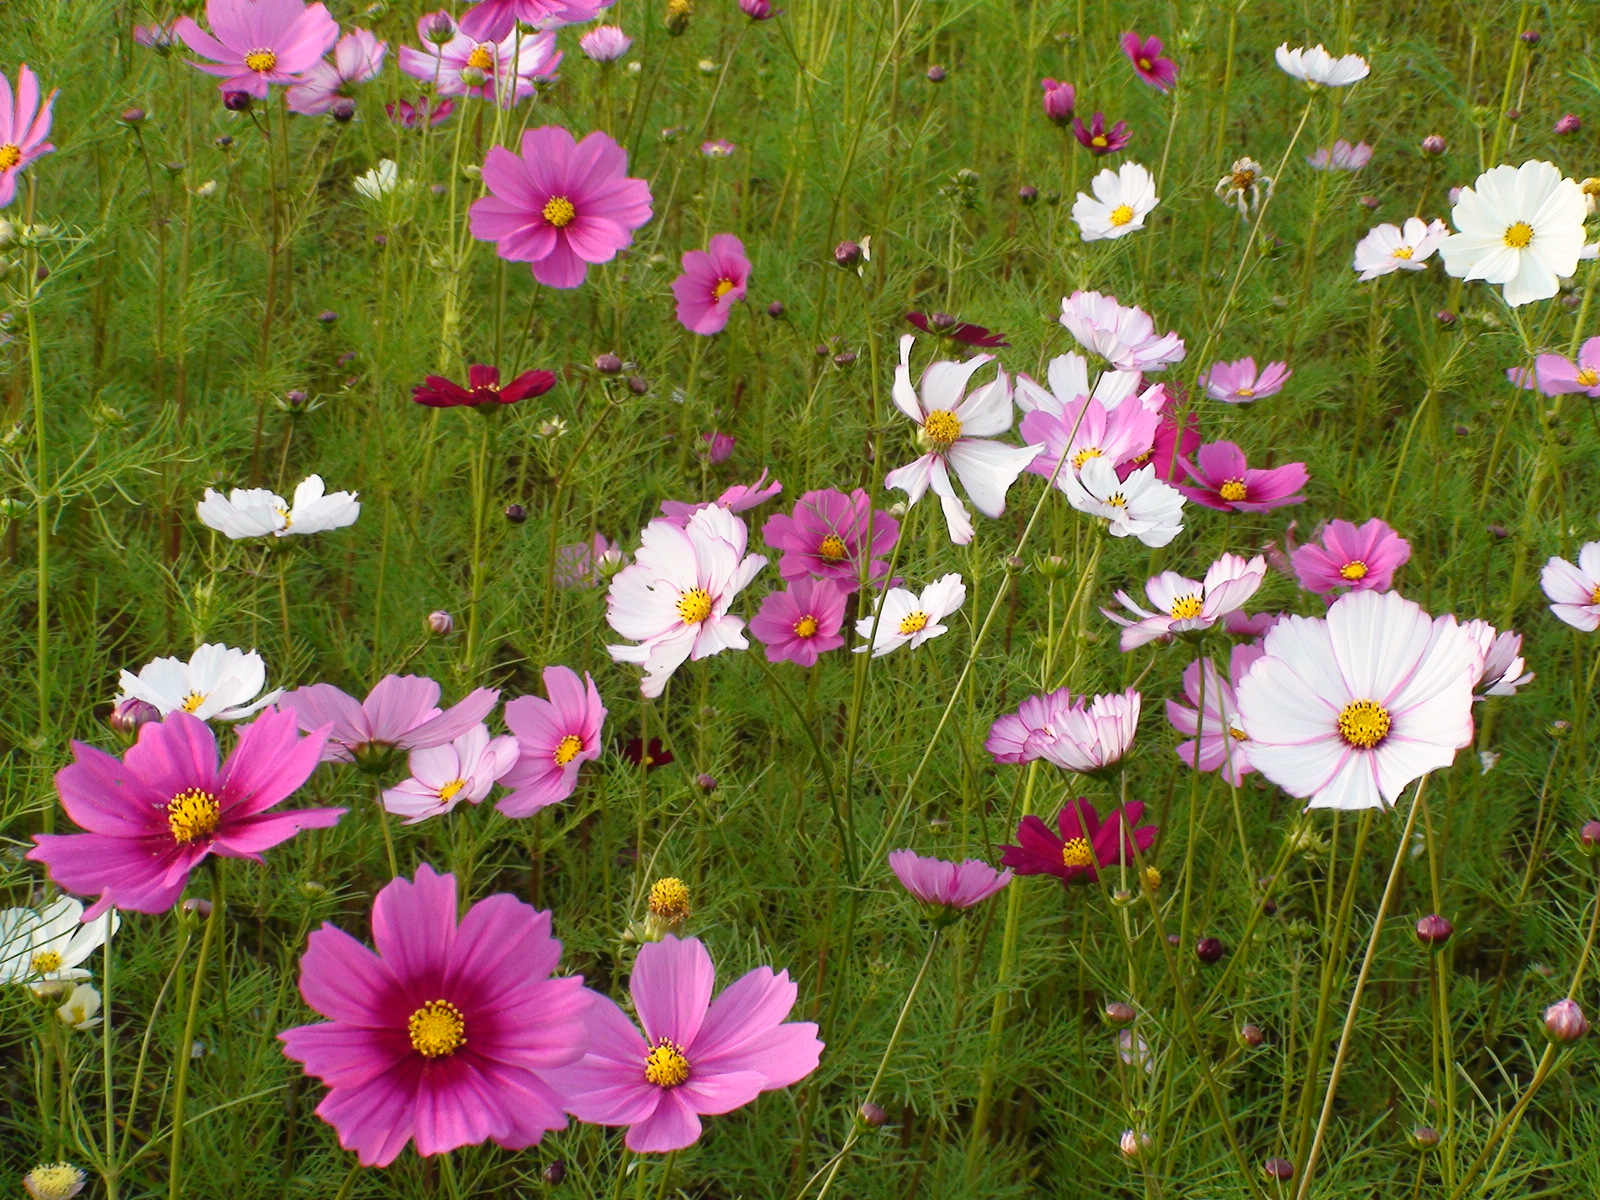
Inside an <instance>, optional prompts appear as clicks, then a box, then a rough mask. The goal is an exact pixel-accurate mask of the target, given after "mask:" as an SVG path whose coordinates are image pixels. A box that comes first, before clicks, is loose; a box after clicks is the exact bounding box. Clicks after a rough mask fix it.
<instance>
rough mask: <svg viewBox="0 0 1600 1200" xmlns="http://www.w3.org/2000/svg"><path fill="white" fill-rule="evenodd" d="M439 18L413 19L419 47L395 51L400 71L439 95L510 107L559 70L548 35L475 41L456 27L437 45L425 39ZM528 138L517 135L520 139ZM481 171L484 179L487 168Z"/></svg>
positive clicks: (553, 38) (437, 15) (436, 15)
mask: <svg viewBox="0 0 1600 1200" xmlns="http://www.w3.org/2000/svg"><path fill="white" fill-rule="evenodd" d="M440 18H443V19H444V20H445V21H446V22H448V21H449V14H448V13H443V12H439V13H427V14H425V15H424V16H421V17H419V18H418V19H417V31H418V33H420V34H421V36H422V47H421V49H418V48H417V47H414V46H402V47H400V69H401V70H402V71H403V72H405V73H406V74H407V75H410V76H411V77H412V78H413V79H421V80H423V81H424V82H426V83H429V84H431V85H432V86H433V90H434V91H435V92H437V93H438V94H439V95H441V96H475V97H476V98H478V99H479V100H493V101H495V102H496V103H497V104H499V105H500V107H501V108H511V107H513V106H515V105H516V103H517V102H518V101H519V100H526V99H527V98H528V97H529V96H531V95H533V94H534V92H535V91H536V90H537V88H536V86H535V85H536V83H538V82H542V81H545V80H549V79H553V78H554V77H555V73H556V68H557V67H558V66H560V65H561V57H562V55H561V51H559V50H557V49H556V35H555V34H553V33H527V34H520V35H519V34H516V33H512V34H509V35H507V36H506V37H505V38H504V39H503V40H501V41H478V40H477V39H475V38H472V37H469V36H468V35H467V34H466V32H465V31H464V30H462V29H461V28H459V27H457V28H456V30H455V33H454V34H453V35H452V36H451V38H450V40H449V41H447V42H445V43H444V44H443V45H440V44H439V43H438V42H435V41H433V40H432V39H431V38H429V36H428V34H429V31H430V29H431V28H432V26H433V25H434V24H435V22H438V21H439V20H440ZM447 27H448V26H447ZM530 136H532V135H531V134H526V133H525V134H524V135H523V137H524V139H526V138H528V137H530ZM496 151H499V153H502V154H506V153H508V151H505V150H502V149H500V148H499V147H495V149H494V150H491V151H490V152H489V153H490V156H491V158H492V157H493V155H494V154H495V152H496ZM524 153H526V150H524ZM484 172H485V173H484V178H485V180H487V179H488V164H487V163H485V165H484ZM491 190H492V188H491ZM479 203H482V201H479Z"/></svg>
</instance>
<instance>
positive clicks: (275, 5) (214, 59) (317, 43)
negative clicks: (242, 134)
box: [172, 0, 339, 100]
mask: <svg viewBox="0 0 1600 1200" xmlns="http://www.w3.org/2000/svg"><path fill="white" fill-rule="evenodd" d="M206 20H207V22H209V23H210V25H211V30H212V32H211V33H207V32H206V31H205V30H204V29H202V28H200V26H199V25H197V24H196V23H195V21H194V19H193V18H192V17H179V18H178V19H177V21H176V22H175V23H174V24H173V27H172V28H173V32H174V33H176V34H177V35H178V36H179V37H180V38H182V39H183V42H184V44H185V45H186V46H188V47H189V49H190V50H192V51H194V53H195V54H198V55H199V56H200V57H201V58H204V59H208V60H209V61H208V62H197V63H193V64H191V65H193V66H195V67H198V68H199V69H200V70H202V71H204V72H205V73H206V74H207V75H215V76H217V77H218V78H220V79H221V80H222V82H221V83H220V84H218V85H217V86H218V88H219V89H221V90H222V91H224V92H245V93H247V94H249V95H251V96H254V97H255V98H256V99H257V100H265V99H266V98H267V92H268V90H269V86H270V85H271V84H274V83H281V84H292V83H295V82H297V80H296V78H295V77H296V76H298V75H299V74H300V73H301V72H302V71H309V70H310V69H311V68H312V67H314V66H315V65H316V64H317V62H318V60H320V59H321V58H322V56H323V55H324V54H326V53H327V52H328V51H329V50H331V49H333V44H334V43H335V42H336V41H338V40H339V23H338V22H337V21H335V20H334V19H333V18H332V17H331V16H329V15H328V10H327V8H326V7H324V6H323V5H322V4H311V5H308V4H306V2H305V0H206Z"/></svg>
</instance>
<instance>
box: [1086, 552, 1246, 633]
mask: <svg viewBox="0 0 1600 1200" xmlns="http://www.w3.org/2000/svg"><path fill="white" fill-rule="evenodd" d="M1266 577H1267V560H1266V559H1265V558H1263V557H1262V556H1261V555H1259V554H1258V555H1256V556H1255V557H1254V558H1252V559H1250V560H1249V561H1248V562H1246V561H1245V560H1244V559H1243V558H1241V557H1239V556H1238V555H1237V554H1224V555H1223V556H1222V557H1221V558H1219V559H1217V561H1216V562H1214V563H1212V564H1211V569H1210V570H1208V571H1207V572H1206V577H1205V579H1204V581H1196V580H1193V579H1185V578H1184V577H1183V576H1182V575H1179V574H1178V573H1177V572H1176V571H1163V572H1161V574H1159V575H1157V576H1154V577H1153V578H1152V579H1151V580H1150V581H1149V582H1148V583H1146V584H1145V588H1144V594H1145V595H1146V596H1148V597H1149V599H1150V603H1151V604H1153V605H1155V607H1156V610H1157V611H1155V612H1153V613H1152V612H1146V611H1145V610H1144V609H1143V608H1141V607H1140V606H1139V605H1137V604H1135V603H1134V602H1133V600H1132V599H1130V598H1129V596H1128V593H1127V592H1123V591H1119V592H1117V593H1115V594H1116V598H1117V600H1118V601H1119V602H1120V603H1121V604H1122V606H1123V607H1124V608H1126V609H1127V610H1128V611H1129V612H1131V613H1133V615H1134V617H1135V618H1136V619H1135V620H1132V621H1130V620H1128V618H1127V617H1124V616H1122V615H1120V614H1119V613H1114V612H1112V611H1111V610H1110V609H1107V608H1102V609H1101V610H1100V611H1101V612H1102V613H1104V614H1105V616H1106V619H1107V620H1110V621H1112V622H1114V623H1116V624H1118V625H1121V626H1122V649H1123V651H1124V652H1126V651H1129V650H1134V649H1137V648H1138V647H1140V646H1144V645H1148V644H1149V643H1151V642H1169V641H1171V640H1172V637H1173V635H1174V634H1179V633H1192V632H1196V631H1198V630H1201V629H1210V628H1211V626H1213V625H1215V624H1216V623H1217V622H1218V621H1220V620H1222V618H1223V617H1225V616H1227V615H1228V614H1229V613H1231V612H1237V611H1238V610H1239V609H1241V608H1243V607H1244V604H1245V601H1247V600H1249V599H1250V597H1251V596H1254V595H1255V594H1256V591H1257V590H1258V589H1259V588H1260V587H1261V581H1262V580H1263V579H1265V578H1266Z"/></svg>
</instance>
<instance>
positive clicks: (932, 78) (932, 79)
mask: <svg viewBox="0 0 1600 1200" xmlns="http://www.w3.org/2000/svg"><path fill="white" fill-rule="evenodd" d="M928 82H929V83H943V82H944V68H943V67H941V66H940V65H939V64H938V63H934V64H933V66H931V67H929V68H928Z"/></svg>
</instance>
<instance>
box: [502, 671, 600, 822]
mask: <svg viewBox="0 0 1600 1200" xmlns="http://www.w3.org/2000/svg"><path fill="white" fill-rule="evenodd" d="M544 690H545V695H547V696H549V697H550V698H549V699H548V700H541V699H540V698H539V697H538V696H518V697H517V698H516V699H515V700H511V701H509V702H507V704H506V728H507V729H509V730H511V732H512V733H513V734H514V735H515V736H516V739H517V746H518V748H519V749H520V751H521V753H520V756H519V757H518V759H517V765H516V766H514V767H513V768H512V769H511V771H510V772H509V773H508V774H507V775H506V776H505V777H504V778H502V779H501V783H502V784H504V785H505V787H506V788H507V789H508V792H509V794H508V795H506V796H505V797H503V798H502V799H501V801H500V804H499V808H500V811H501V812H503V813H504V814H505V815H506V816H508V817H527V816H532V815H533V814H534V813H536V812H538V811H539V810H540V809H541V808H548V807H549V806H550V805H552V804H559V803H560V802H561V801H563V800H565V799H566V798H567V797H568V796H570V795H572V793H573V791H574V790H576V788H577V786H578V768H580V767H581V766H583V764H584V763H586V762H593V761H594V760H595V759H597V758H599V757H600V751H601V745H600V734H601V731H602V730H603V729H604V728H605V723H606V709H605V705H603V704H601V703H600V691H599V689H598V688H596V687H595V686H594V680H593V679H591V678H590V677H589V674H588V672H585V673H584V676H583V678H582V679H579V678H578V673H577V672H576V671H574V670H572V669H571V668H570V667H560V666H555V667H546V668H545V669H544Z"/></svg>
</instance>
